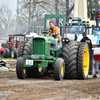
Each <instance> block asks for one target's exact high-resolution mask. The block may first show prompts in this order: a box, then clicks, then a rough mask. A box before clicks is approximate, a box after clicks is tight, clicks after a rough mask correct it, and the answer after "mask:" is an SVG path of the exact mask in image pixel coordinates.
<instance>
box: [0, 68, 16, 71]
mask: <svg viewBox="0 0 100 100" xmlns="http://www.w3.org/2000/svg"><path fill="white" fill-rule="evenodd" d="M15 71H16V68H9V69H8V70H0V72H15Z"/></svg>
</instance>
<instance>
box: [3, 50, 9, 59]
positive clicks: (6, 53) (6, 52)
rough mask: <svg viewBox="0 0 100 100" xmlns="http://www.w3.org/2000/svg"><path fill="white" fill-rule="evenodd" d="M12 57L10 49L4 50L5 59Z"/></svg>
mask: <svg viewBox="0 0 100 100" xmlns="http://www.w3.org/2000/svg"><path fill="white" fill-rule="evenodd" d="M9 55H10V52H9V49H8V48H4V51H3V58H8V57H9Z"/></svg>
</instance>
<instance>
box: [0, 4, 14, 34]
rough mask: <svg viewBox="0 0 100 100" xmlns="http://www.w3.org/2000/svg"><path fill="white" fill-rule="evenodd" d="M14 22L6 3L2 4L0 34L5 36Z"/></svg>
mask: <svg viewBox="0 0 100 100" xmlns="http://www.w3.org/2000/svg"><path fill="white" fill-rule="evenodd" d="M14 24H15V23H14V19H13V15H12V11H11V10H10V9H9V8H8V4H2V5H1V7H0V34H2V35H4V36H7V35H8V34H9V33H10V32H12V30H11V29H12V26H14ZM13 29H14V28H13Z"/></svg>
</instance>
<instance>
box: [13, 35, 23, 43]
mask: <svg viewBox="0 0 100 100" xmlns="http://www.w3.org/2000/svg"><path fill="white" fill-rule="evenodd" d="M16 40H17V41H24V36H14V41H15V42H16Z"/></svg>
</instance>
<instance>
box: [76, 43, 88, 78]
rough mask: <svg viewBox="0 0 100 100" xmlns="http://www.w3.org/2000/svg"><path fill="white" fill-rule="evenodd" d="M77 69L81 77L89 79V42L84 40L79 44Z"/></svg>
mask: <svg viewBox="0 0 100 100" xmlns="http://www.w3.org/2000/svg"><path fill="white" fill-rule="evenodd" d="M77 71H78V78H79V79H87V78H88V72H89V49H88V44H87V43H85V42H82V43H80V44H79V48H78V57H77Z"/></svg>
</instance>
